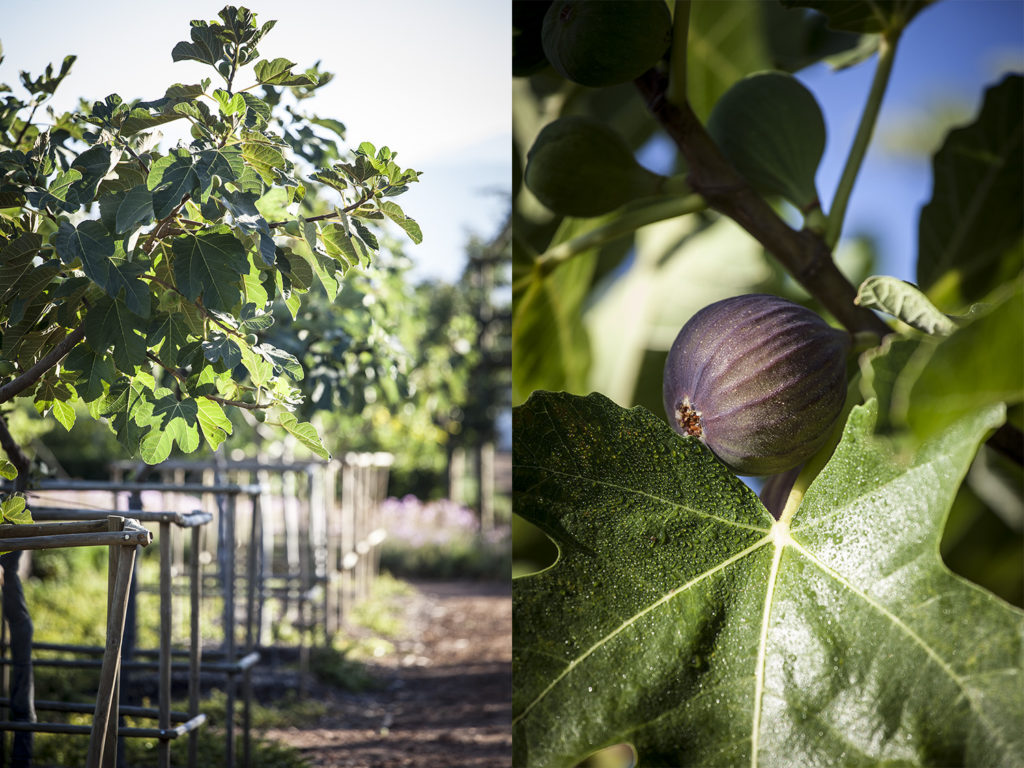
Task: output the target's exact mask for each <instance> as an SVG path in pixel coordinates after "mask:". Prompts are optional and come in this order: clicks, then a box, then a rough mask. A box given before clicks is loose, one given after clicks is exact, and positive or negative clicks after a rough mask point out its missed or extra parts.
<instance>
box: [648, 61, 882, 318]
mask: <svg viewBox="0 0 1024 768" xmlns="http://www.w3.org/2000/svg"><path fill="white" fill-rule="evenodd" d="M635 83H636V86H637V88H638V89H639V91H640V93H641V95H642V96H643V97H644V99H645V101H646V102H647V106H648V109H650V111H651V113H652V114H653V115H654V116H655V117H656V118H657V119H658V121H659V122H660V123H661V125H662V127H663V128H664V129H665V131H666V133H668V135H669V137H670V138H671V139H672V140H673V141H674V142H675V143H676V146H677V147H678V148H679V150H680V152H682V153H683V156H684V157H685V158H686V162H687V166H688V168H689V174H688V177H687V181H688V182H689V184H690V186H691V188H692V189H693V190H694V191H695V192H696V193H698V194H699V195H701V196H702V197H703V198H704V199H705V200H706V201H707V204H708V206H709V207H711V208H713V209H715V210H717V211H719V212H720V213H723V214H725V215H726V216H728V217H729V218H731V219H733V220H734V221H735V222H736V223H737V224H739V225H740V226H741V227H743V228H744V229H745V230H746V231H747V232H748V233H750V234H751V235H752V236H753V237H754V238H755V239H756V240H758V241H759V242H760V243H761V244H762V245H763V246H764V247H765V248H766V249H767V250H768V251H769V253H771V254H772V255H773V256H775V258H776V259H778V260H779V261H780V262H781V263H782V265H783V266H784V267H785V268H786V269H787V270H788V271H789V273H790V274H791V275H792V276H793V278H794V279H796V280H797V282H799V283H800V284H801V285H803V286H804V288H806V289H807V290H808V291H809V292H810V293H811V295H812V296H814V297H815V298H816V299H817V300H818V301H820V302H821V303H822V305H823V306H824V307H825V309H827V310H828V311H829V312H830V313H832V315H833V316H834V317H835V318H836V319H837V320H838V321H839V322H840V323H842V325H843V326H844V327H845V328H846V329H847V330H849V331H850V332H851V333H856V332H858V331H869V332H872V333H875V334H878V335H884V334H887V333H889V330H890V329H889V327H888V326H887V325H886V324H885V323H884V322H883V321H882V320H881V319H880V318H878V317H877V316H876V315H875V314H874V313H873V312H871V311H870V310H867V309H864V308H862V307H858V306H856V305H855V304H854V303H853V300H854V298H856V295H857V291H856V288H854V286H853V285H852V284H851V283H850V281H849V280H847V279H846V277H845V276H844V275H843V274H842V273H841V272H840V271H839V269H838V267H836V265H835V262H833V261H832V253H831V250H830V249H829V247H828V245H827V244H826V243H825V241H824V240H823V239H822V238H821V236H819V235H817V234H815V233H813V232H811V231H809V230H806V229H805V230H799V231H798V230H795V229H793V228H792V227H790V226H789V225H788V224H786V222H785V221H783V220H782V218H781V217H780V216H779V215H778V214H777V213H776V212H775V211H774V210H773V209H772V207H771V206H770V205H768V203H767V202H765V200H764V199H763V198H762V197H761V196H760V195H759V194H758V193H757V192H755V191H754V189H753V188H752V187H751V186H750V184H748V183H747V181H746V179H744V178H743V177H742V176H741V175H740V174H739V172H738V171H737V170H736V169H735V168H733V166H732V165H731V164H730V163H729V161H728V160H726V159H725V157H723V156H722V153H721V152H720V151H719V150H718V147H717V146H716V145H715V143H714V141H713V140H712V139H711V136H710V135H708V132H707V131H706V130H705V128H704V126H703V125H702V124H701V122H700V120H699V119H698V118H697V115H696V114H694V112H693V110H692V108H691V107H690V105H689V103H684V104H683V105H682V106H677V105H675V104H672V103H671V102H670V101H669V100H668V98H666V87H667V78H666V77H665V76H664V75H663V74H661V73H659V72H657V71H655V70H654V69H651V70H648V71H647V72H645V73H644V74H643V75H641V76H640V77H638V78H637V79H636V81H635Z"/></svg>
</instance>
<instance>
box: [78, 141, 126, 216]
mask: <svg viewBox="0 0 1024 768" xmlns="http://www.w3.org/2000/svg"><path fill="white" fill-rule="evenodd" d="M119 156H120V153H111V151H110V149H109V148H108V147H105V146H99V145H98V146H95V147H90V148H89V149H87V150H85V152H83V153H82V154H80V155H79V156H78V157H76V158H75V162H73V163H72V164H71V169H72V170H76V171H78V172H79V173H80V174H82V177H81V178H80V179H79V180H78V181H77V182H75V183H74V185H73V186H72V188H71V195H72V197H71V199H73V200H75V201H77V202H78V203H79V204H80V205H88V204H89V203H91V202H92V201H93V200H95V199H96V190H97V188H98V187H99V185H100V182H101V181H103V177H104V176H106V175H107V174H108V173H109V172H110V170H111V169H112V168H113V167H114V166H115V165H117V161H118V159H119Z"/></svg>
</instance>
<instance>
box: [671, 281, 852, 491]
mask: <svg viewBox="0 0 1024 768" xmlns="http://www.w3.org/2000/svg"><path fill="white" fill-rule="evenodd" d="M849 347H850V338H849V335H848V334H847V333H844V332H843V331H840V330H837V329H835V328H832V327H830V326H829V325H828V324H827V323H826V322H825V321H824V320H822V319H821V317H819V316H818V315H817V314H815V313H814V312H812V311H811V310H809V309H806V308H805V307H801V306H799V305H798V304H794V303H793V302H791V301H786V300H785V299H780V298H778V297H777V296H768V295H764V294H750V295H746V296H736V297H734V298H731V299H724V300H723V301H718V302H715V303H714V304H710V305H708V306H706V307H704V309H702V310H700V311H699V312H697V314H695V315H694V316H693V317H691V318H690V320H689V321H688V322H687V323H686V325H684V326H683V329H682V330H681V331H680V332H679V335H678V336H677V337H676V340H675V342H674V343H673V344H672V349H671V350H670V351H669V354H668V360H667V361H666V362H665V374H664V386H663V391H662V394H663V397H664V403H665V411H666V413H667V414H668V419H669V423H671V424H672V426H673V428H674V429H675V430H676V431H677V432H679V433H680V434H682V435H691V436H694V437H698V438H700V439H701V440H702V441H703V442H704V444H705V445H707V446H708V448H710V449H711V450H712V451H713V452H714V454H715V455H716V456H718V458H719V459H721V460H722V461H723V462H724V463H725V464H726V465H728V466H729V467H730V468H731V469H732V470H734V471H735V472H736V473H738V474H741V475H773V474H776V473H778V472H785V471H786V470H789V469H792V468H794V467H796V466H798V465H799V464H801V463H803V462H804V461H806V460H807V459H808V458H810V457H811V455H812V454H814V452H815V451H817V450H818V448H820V447H821V445H822V443H824V441H825V439H826V437H828V434H829V432H830V431H831V428H832V425H833V423H834V422H835V420H836V418H837V417H838V416H839V413H840V411H841V410H842V407H843V402H844V401H845V399H846V353H847V352H848V350H849Z"/></svg>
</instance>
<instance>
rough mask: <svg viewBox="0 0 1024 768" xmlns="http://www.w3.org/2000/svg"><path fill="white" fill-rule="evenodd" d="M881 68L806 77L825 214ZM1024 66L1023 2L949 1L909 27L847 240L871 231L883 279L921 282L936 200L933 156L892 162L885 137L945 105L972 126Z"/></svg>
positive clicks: (898, 157)
mask: <svg viewBox="0 0 1024 768" xmlns="http://www.w3.org/2000/svg"><path fill="white" fill-rule="evenodd" d="M874 64H875V59H871V60H870V61H868V62H864V63H862V64H860V65H858V66H856V67H853V68H850V69H848V70H843V71H840V72H833V71H831V70H830V69H829V68H828V67H827V66H825V65H816V66H814V67H811V68H808V69H807V70H805V71H803V72H801V73H800V74H799V77H800V79H801V80H802V81H803V82H804V83H805V84H806V85H807V86H808V87H809V88H810V89H811V90H812V91H813V92H814V94H815V95H816V96H817V98H818V102H819V104H820V105H821V108H822V111H823V113H824V115H825V122H826V126H827V130H828V143H827V146H826V149H825V157H824V159H823V161H822V164H821V166H820V167H819V169H818V191H819V193H820V195H821V198H822V202H823V204H824V205H825V207H826V210H827V208H828V205H829V204H830V203H831V198H832V195H833V194H834V192H835V188H836V185H837V184H838V182H839V177H840V175H841V174H842V169H843V165H844V163H845V161H846V156H847V153H848V152H849V148H850V145H851V144H852V143H853V135H854V133H855V132H856V130H857V123H858V122H859V120H860V113H861V109H862V108H863V105H864V100H865V99H866V98H867V93H868V90H869V88H870V86H871V78H872V76H873V74H874ZM1022 67H1024V2H1021V1H1020V0H942V2H938V3H936V4H935V5H933V6H930V7H928V8H926V9H925V10H924V11H922V12H921V13H920V15H918V16H917V17H916V18H915V19H914V20H913V21H912V22H911V24H910V25H909V26H908V27H907V30H906V32H904V34H903V37H902V39H901V40H900V43H899V48H898V49H897V53H896V61H895V64H894V66H893V72H892V75H891V79H890V82H889V89H888V91H887V93H886V97H885V101H884V102H883V105H882V112H881V114H880V115H879V120H878V124H877V126H876V130H875V139H874V141H873V142H872V147H871V149H870V150H869V152H868V155H867V157H866V158H865V162H864V165H863V166H862V168H861V173H860V176H859V177H858V180H857V185H856V186H855V187H854V192H853V197H852V198H851V200H850V205H849V208H848V209H847V216H846V226H845V227H844V234H847V235H849V234H856V233H859V232H864V233H868V234H872V235H874V236H876V237H877V238H878V240H879V247H880V257H881V263H880V264H879V265H877V267H876V271H877V272H880V273H885V274H890V275H894V276H895V277H899V278H901V279H904V280H910V281H913V280H914V278H915V271H914V270H915V264H916V259H917V221H918V215H919V212H920V208H921V207H922V206H923V205H924V204H925V203H927V202H928V200H929V199H930V198H931V193H932V175H931V156H930V153H929V154H925V153H919V154H917V155H916V156H911V155H908V154H902V153H900V154H895V153H893V152H892V151H890V150H887V148H886V141H885V136H886V135H887V134H891V133H892V132H894V131H896V130H901V129H905V128H906V127H908V126H909V127H911V128H912V127H913V126H914V125H919V124H920V121H922V120H927V119H928V115H929V114H930V112H931V110H932V109H933V108H935V107H938V106H941V105H947V104H955V105H960V106H962V107H963V108H964V113H965V115H969V116H970V117H969V118H967V119H968V120H970V119H973V116H974V115H975V114H977V111H978V109H979V108H980V106H981V101H982V97H983V95H984V91H985V88H987V87H988V86H989V85H993V84H995V83H996V82H998V81H999V80H1000V79H1001V78H1002V76H1003V74H1005V72H1006V71H1009V70H1011V69H1015V70H1016V71H1021V68H1022ZM1022 117H1024V116H1022Z"/></svg>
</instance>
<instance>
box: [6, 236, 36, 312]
mask: <svg viewBox="0 0 1024 768" xmlns="http://www.w3.org/2000/svg"><path fill="white" fill-rule="evenodd" d="M42 245H43V238H42V236H41V235H40V234H39V233H38V232H25V233H23V234H21V235H18V237H16V238H14V239H13V240H10V241H7V242H5V243H4V245H3V248H2V249H0V301H6V300H7V299H8V298H9V297H10V295H11V294H12V293H13V292H14V290H15V288H19V287H20V283H21V281H22V279H23V278H24V277H25V276H26V275H27V274H28V273H29V272H31V271H32V270H33V269H34V267H33V264H32V261H33V259H35V256H36V254H37V253H39V249H40V248H41V247H42ZM19 292H20V290H19Z"/></svg>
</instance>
